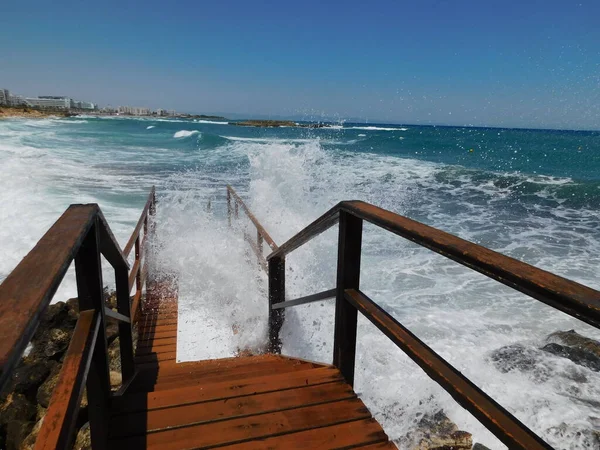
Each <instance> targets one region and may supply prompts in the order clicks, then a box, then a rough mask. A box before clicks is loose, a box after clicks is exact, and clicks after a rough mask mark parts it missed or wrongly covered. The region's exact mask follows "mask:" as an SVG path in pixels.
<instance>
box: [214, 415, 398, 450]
mask: <svg viewBox="0 0 600 450" xmlns="http://www.w3.org/2000/svg"><path fill="white" fill-rule="evenodd" d="M387 438H388V437H387V436H386V434H385V432H384V431H383V430H382V429H381V426H380V425H379V424H378V423H377V421H376V420H375V419H364V420H357V421H354V422H346V423H342V424H340V425H332V426H328V427H322V428H316V429H313V430H307V431H300V432H297V433H290V434H284V435H283V436H276V437H271V438H267V439H261V440H253V441H250V442H245V443H243V444H233V445H227V446H225V447H220V448H223V449H230V450H288V449H289V450H308V449H310V450H330V449H332V448H355V446H357V445H359V446H360V447H358V448H365V449H369V450H371V449H372V450H375V449H377V450H379V449H381V450H384V449H387V450H391V449H396V446H394V445H393V444H391V443H390V442H385V441H387ZM382 441H384V442H382ZM373 442H382V443H381V444H373V445H368V444H371V443H373ZM363 444H367V446H366V447H364V446H362V445H363ZM396 450H397V449H396Z"/></svg>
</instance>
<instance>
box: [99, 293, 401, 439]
mask: <svg viewBox="0 0 600 450" xmlns="http://www.w3.org/2000/svg"><path fill="white" fill-rule="evenodd" d="M174 300H176V289H174V288H168V287H167V285H166V284H165V285H163V286H162V287H161V286H159V285H158V284H157V283H152V284H151V285H150V286H149V295H148V301H147V303H144V308H143V313H142V314H141V316H140V318H139V333H140V334H139V339H140V340H139V341H138V342H139V343H138V347H137V350H136V369H137V376H136V378H135V380H134V381H133V382H132V383H131V385H130V386H129V387H128V389H127V391H126V393H125V394H124V395H122V396H120V397H116V398H114V399H113V401H112V405H111V419H110V426H109V429H110V440H109V448H111V449H127V450H135V449H145V448H156V449H187V448H212V447H221V446H227V447H228V448H232V447H233V448H240V449H288V448H292V449H295V448H305V449H313V448H316V449H319V448H321V449H325V448H339V447H358V448H360V447H363V446H368V445H372V444H387V445H390V447H381V448H382V449H383V448H395V446H393V444H390V443H389V442H388V437H387V436H386V434H385V433H384V431H383V430H382V428H381V426H380V425H379V424H378V423H377V422H376V421H375V420H374V419H373V418H372V417H371V414H370V412H369V411H368V409H367V408H366V406H365V405H364V404H363V403H362V401H361V400H360V399H358V398H357V396H356V394H355V392H354V391H353V390H352V387H351V386H350V385H349V384H348V383H346V381H345V380H344V378H343V377H342V375H341V373H340V371H339V370H338V369H336V368H335V367H333V366H329V365H324V364H319V363H314V362H312V361H305V360H299V359H294V358H289V357H286V356H281V355H274V354H266V355H257V356H247V357H236V358H225V359H215V360H207V361H198V362H182V363H177V360H176V358H177V349H176V339H177V302H176V301H174ZM165 317H167V318H165ZM159 318H160V319H159Z"/></svg>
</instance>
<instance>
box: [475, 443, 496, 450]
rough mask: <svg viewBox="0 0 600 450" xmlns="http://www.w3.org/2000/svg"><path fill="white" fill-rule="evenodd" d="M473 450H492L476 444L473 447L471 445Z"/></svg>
mask: <svg viewBox="0 0 600 450" xmlns="http://www.w3.org/2000/svg"><path fill="white" fill-rule="evenodd" d="M473 450H492V449H491V448H489V447H486V446H485V445H483V444H480V443H479V442H477V443H476V444H475V445H473Z"/></svg>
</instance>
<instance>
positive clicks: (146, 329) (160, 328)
mask: <svg viewBox="0 0 600 450" xmlns="http://www.w3.org/2000/svg"><path fill="white" fill-rule="evenodd" d="M138 331H139V334H147V333H151V332H155V333H162V332H165V331H177V323H170V324H167V325H162V324H161V325H158V324H152V325H140V326H139V327H138Z"/></svg>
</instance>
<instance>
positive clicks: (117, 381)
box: [109, 370, 123, 388]
mask: <svg viewBox="0 0 600 450" xmlns="http://www.w3.org/2000/svg"><path fill="white" fill-rule="evenodd" d="M109 376H110V385H111V386H112V387H113V388H114V387H120V386H121V384H122V383H123V376H122V375H121V372H116V371H114V370H111V371H110V373H109Z"/></svg>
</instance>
